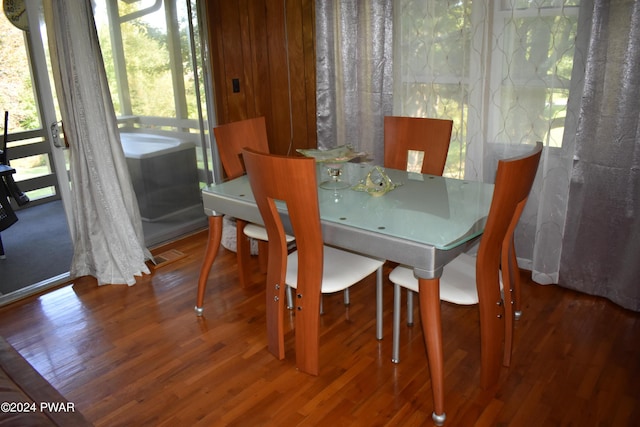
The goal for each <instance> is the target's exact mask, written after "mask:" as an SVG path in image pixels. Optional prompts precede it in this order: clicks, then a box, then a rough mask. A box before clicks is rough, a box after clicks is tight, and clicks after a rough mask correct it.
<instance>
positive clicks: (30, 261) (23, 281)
mask: <svg viewBox="0 0 640 427" xmlns="http://www.w3.org/2000/svg"><path fill="white" fill-rule="evenodd" d="M16 214H17V215H18V222H16V223H15V224H13V225H12V226H11V227H9V228H8V229H6V230H4V231H3V232H2V233H1V235H2V243H3V244H4V251H5V254H6V256H7V258H6V259H2V260H0V292H1V293H2V294H5V295H6V294H8V293H10V292H14V291H16V290H18V289H21V288H23V287H25V286H29V285H32V284H34V283H38V282H41V281H43V280H47V279H49V278H51V277H54V276H58V275H60V274H62V273H65V272H67V271H69V265H71V257H72V256H73V245H72V244H71V238H70V237H69V230H68V227H67V220H66V218H65V215H64V209H63V207H62V202H61V201H60V200H58V201H54V202H49V203H45V204H42V205H37V206H32V207H29V208H26V209H22V210H19V211H17V212H16Z"/></svg>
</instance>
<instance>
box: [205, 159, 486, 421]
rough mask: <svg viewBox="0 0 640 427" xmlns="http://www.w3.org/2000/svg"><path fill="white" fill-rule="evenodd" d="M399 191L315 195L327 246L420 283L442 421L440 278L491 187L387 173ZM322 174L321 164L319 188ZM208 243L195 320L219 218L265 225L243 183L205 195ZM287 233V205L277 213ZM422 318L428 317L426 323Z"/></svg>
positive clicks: (476, 233) (477, 221)
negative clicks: (407, 272) (400, 267)
mask: <svg viewBox="0 0 640 427" xmlns="http://www.w3.org/2000/svg"><path fill="white" fill-rule="evenodd" d="M342 169H343V170H342V176H341V179H343V180H345V181H347V182H349V183H351V184H356V183H357V182H359V181H360V180H361V179H363V178H364V177H365V176H366V175H367V173H368V171H369V170H370V169H371V165H369V164H359V163H346V164H344V165H343V168H342ZM384 171H385V173H386V175H387V176H388V177H389V178H390V179H391V181H392V182H393V183H394V184H396V185H397V186H396V187H395V188H394V189H393V190H391V191H389V192H387V193H385V194H384V195H381V196H372V195H370V194H369V193H367V192H364V191H356V190H353V189H352V188H346V189H341V190H332V189H324V188H318V190H317V191H318V200H319V206H320V218H321V226H322V235H323V239H324V242H325V244H328V245H332V246H337V247H340V248H343V249H347V250H352V251H354V252H358V253H362V254H364V255H369V256H372V257H376V258H380V259H385V260H389V261H393V262H397V263H400V264H404V265H407V266H410V267H412V268H413V270H414V274H415V275H416V277H417V278H418V279H419V283H420V292H419V297H420V310H421V317H422V322H421V323H422V326H423V332H424V336H425V342H426V344H427V355H428V358H429V365H430V373H431V378H432V384H433V393H434V408H435V410H434V420H436V421H438V420H440V421H444V418H443V417H444V410H443V406H444V387H443V375H444V373H443V355H442V331H441V321H440V298H439V277H440V276H441V274H442V270H443V268H444V266H445V265H446V264H447V263H448V262H450V261H451V260H453V259H454V258H455V257H456V256H458V255H459V254H460V253H461V252H463V251H465V250H467V249H468V248H469V247H470V246H471V245H472V244H473V243H475V242H476V241H477V240H478V238H479V237H480V236H481V235H482V232H483V230H484V225H485V222H486V218H487V215H488V212H489V208H490V205H491V199H492V196H493V187H494V186H493V184H487V183H482V182H475V181H465V180H458V179H452V178H444V177H440V176H432V175H423V174H419V173H413V172H406V171H400V170H395V169H384ZM324 179H326V168H325V167H323V166H322V165H320V164H319V165H318V182H321V181H322V180H324ZM202 196H203V203H204V209H205V213H206V214H207V215H208V216H209V242H208V245H207V250H206V253H205V259H204V262H203V265H202V269H201V272H200V279H199V282H198V297H197V303H196V313H197V314H198V315H202V313H203V303H204V294H205V287H206V282H207V278H208V275H209V271H210V269H211V266H212V264H213V262H214V260H215V256H216V254H217V251H218V248H219V245H220V238H221V233H222V216H223V215H229V216H231V217H235V218H239V219H242V220H245V221H248V222H252V223H256V224H262V223H263V222H262V218H261V216H260V212H259V211H258V207H257V205H256V203H255V200H254V198H253V195H252V192H251V186H250V184H249V180H248V177H247V176H241V177H239V178H236V179H233V180H230V181H227V182H223V183H220V184H214V185H210V186H208V187H205V188H204V189H203V190H202ZM278 209H279V211H280V213H281V217H282V219H283V225H284V227H285V231H286V232H287V233H293V230H292V229H291V227H290V224H289V221H288V218H287V212H286V206H285V205H284V204H281V205H279V206H278ZM425 316H426V318H425Z"/></svg>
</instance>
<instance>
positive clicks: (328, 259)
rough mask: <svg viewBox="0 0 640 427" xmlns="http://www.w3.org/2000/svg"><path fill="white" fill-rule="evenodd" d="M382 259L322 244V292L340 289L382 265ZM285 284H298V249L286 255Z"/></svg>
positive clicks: (292, 285)
mask: <svg viewBox="0 0 640 427" xmlns="http://www.w3.org/2000/svg"><path fill="white" fill-rule="evenodd" d="M383 264H384V261H381V260H377V259H374V258H369V257H365V256H362V255H357V254H354V253H352V252H347V251H343V250H340V249H336V248H332V247H330V246H326V245H325V246H324V263H323V269H322V293H324V294H329V293H332V292H338V291H342V290H344V289H346V288H348V287H349V286H351V285H353V284H354V283H357V282H359V281H360V280H362V279H364V278H365V277H367V276H368V275H370V274H371V273H373V272H375V271H376V270H378V268H380V267H382V265H383ZM285 281H286V284H287V285H289V286H291V287H292V288H296V287H297V285H298V251H294V252H292V253H291V254H289V256H288V257H287V276H286V279H285Z"/></svg>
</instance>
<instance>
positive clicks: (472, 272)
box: [389, 253, 502, 305]
mask: <svg viewBox="0 0 640 427" xmlns="http://www.w3.org/2000/svg"><path fill="white" fill-rule="evenodd" d="M389 280H391V281H392V282H393V283H397V284H399V285H400V286H402V287H405V288H407V289H410V290H412V291H414V292H418V279H416V277H415V276H414V275H413V269H411V268H407V267H404V266H399V267H396V268H395V269H394V270H393V271H392V272H391V274H389ZM500 287H501V288H502V277H500ZM440 299H441V300H443V301H448V302H452V303H455V304H460V305H471V304H477V303H478V290H477V288H476V258H475V257H474V256H471V255H468V254H466V253H462V254H460V255H459V256H458V257H457V258H455V259H454V260H453V261H451V262H450V263H449V264H447V265H446V266H445V267H444V272H443V273H442V277H440Z"/></svg>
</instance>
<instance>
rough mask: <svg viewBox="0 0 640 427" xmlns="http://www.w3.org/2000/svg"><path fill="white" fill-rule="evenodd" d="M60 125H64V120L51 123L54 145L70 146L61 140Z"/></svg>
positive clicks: (58, 146) (59, 146)
mask: <svg viewBox="0 0 640 427" xmlns="http://www.w3.org/2000/svg"><path fill="white" fill-rule="evenodd" d="M60 126H62V120H60V121H58V122H53V123H51V138H52V140H53V145H54V146H55V147H57V148H69V146H68V145H67V144H66V142H62V141H61V140H60Z"/></svg>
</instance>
